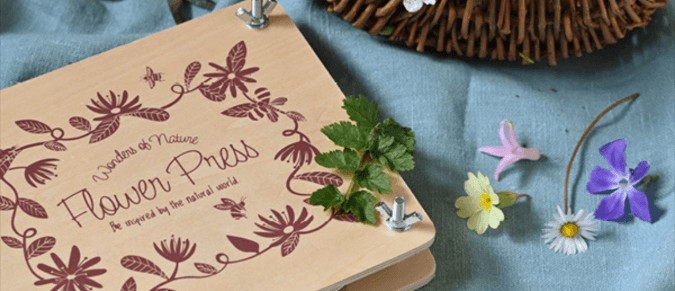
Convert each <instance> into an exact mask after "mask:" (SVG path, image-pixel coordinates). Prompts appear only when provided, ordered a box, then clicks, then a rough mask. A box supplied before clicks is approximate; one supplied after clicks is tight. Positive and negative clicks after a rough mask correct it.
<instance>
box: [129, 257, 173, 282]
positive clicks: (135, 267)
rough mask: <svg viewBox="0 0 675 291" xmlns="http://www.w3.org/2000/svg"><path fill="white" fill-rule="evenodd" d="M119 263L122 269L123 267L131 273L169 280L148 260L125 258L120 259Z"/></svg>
mask: <svg viewBox="0 0 675 291" xmlns="http://www.w3.org/2000/svg"><path fill="white" fill-rule="evenodd" d="M120 263H121V264H122V267H125V268H127V269H129V270H132V271H136V272H141V273H148V274H153V275H157V276H160V277H162V278H164V279H169V278H168V277H167V276H166V274H164V272H162V269H160V268H159V267H158V266H157V265H155V263H153V262H151V261H150V260H148V259H146V258H144V257H139V256H126V257H124V258H122V260H121V261H120Z"/></svg>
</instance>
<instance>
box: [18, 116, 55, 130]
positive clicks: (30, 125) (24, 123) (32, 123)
mask: <svg viewBox="0 0 675 291" xmlns="http://www.w3.org/2000/svg"><path fill="white" fill-rule="evenodd" d="M16 125H18V126H19V127H20V128H21V129H23V130H25V131H27V132H30V133H50V132H52V129H51V127H49V125H46V124H44V123H42V122H40V121H37V120H32V119H24V120H19V121H17V122H16Z"/></svg>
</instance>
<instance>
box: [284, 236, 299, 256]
mask: <svg viewBox="0 0 675 291" xmlns="http://www.w3.org/2000/svg"><path fill="white" fill-rule="evenodd" d="M299 241H300V235H299V234H298V233H297V232H294V233H292V234H291V236H289V237H288V238H287V239H286V240H285V241H284V243H283V244H281V256H282V257H285V256H288V255H289V254H290V253H292V252H293V250H295V247H297V246H298V242H299Z"/></svg>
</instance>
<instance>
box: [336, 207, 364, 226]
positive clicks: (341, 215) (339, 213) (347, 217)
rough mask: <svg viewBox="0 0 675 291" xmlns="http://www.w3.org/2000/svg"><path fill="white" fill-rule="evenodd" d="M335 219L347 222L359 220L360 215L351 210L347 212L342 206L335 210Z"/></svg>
mask: <svg viewBox="0 0 675 291" xmlns="http://www.w3.org/2000/svg"><path fill="white" fill-rule="evenodd" d="M333 219H335V220H339V221H345V222H357V223H358V222H359V217H358V216H356V214H354V213H351V212H345V211H344V210H343V209H342V207H340V208H339V209H338V210H334V211H333Z"/></svg>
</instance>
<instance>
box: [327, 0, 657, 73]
mask: <svg viewBox="0 0 675 291" xmlns="http://www.w3.org/2000/svg"><path fill="white" fill-rule="evenodd" d="M327 1H328V2H329V3H330V4H329V7H328V10H329V11H332V12H341V13H342V17H343V18H344V19H345V20H347V21H350V22H352V24H353V25H354V26H355V27H358V28H362V29H364V30H367V31H368V32H369V33H370V34H380V33H382V31H383V30H385V29H387V28H388V30H389V31H391V34H390V35H389V40H392V41H405V43H406V44H407V45H408V46H415V47H416V48H417V50H418V51H420V52H421V51H424V49H425V47H432V48H435V49H436V50H437V51H439V52H446V53H456V54H457V55H460V56H462V55H466V56H469V57H474V56H477V57H480V58H487V57H490V58H492V59H493V60H494V59H497V60H509V61H516V60H517V59H518V55H519V53H522V54H524V55H525V56H528V57H530V58H532V59H534V60H536V61H539V60H541V59H542V51H543V52H545V54H546V55H547V56H548V63H549V64H550V65H556V64H557V59H558V57H563V58H568V57H569V56H570V53H574V54H575V55H576V56H578V57H579V56H581V55H582V54H583V52H584V51H586V52H588V53H590V52H593V50H594V49H602V48H603V47H605V46H606V45H608V44H613V43H616V42H617V40H618V39H621V38H623V37H625V36H626V31H627V30H629V29H633V28H635V27H645V26H647V24H649V22H650V21H651V16H652V14H653V13H654V12H655V11H656V10H657V9H659V8H662V7H664V6H666V4H667V2H668V0H436V4H435V5H424V7H423V8H422V9H421V10H419V11H417V12H414V13H410V12H408V11H407V10H406V9H405V8H404V7H403V5H402V4H401V2H402V1H403V0H327ZM392 29H393V31H392ZM529 63H530V62H529V61H528V60H527V59H525V58H523V64H529Z"/></svg>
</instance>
